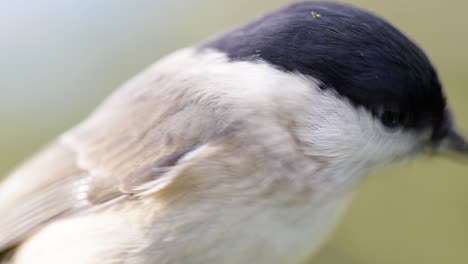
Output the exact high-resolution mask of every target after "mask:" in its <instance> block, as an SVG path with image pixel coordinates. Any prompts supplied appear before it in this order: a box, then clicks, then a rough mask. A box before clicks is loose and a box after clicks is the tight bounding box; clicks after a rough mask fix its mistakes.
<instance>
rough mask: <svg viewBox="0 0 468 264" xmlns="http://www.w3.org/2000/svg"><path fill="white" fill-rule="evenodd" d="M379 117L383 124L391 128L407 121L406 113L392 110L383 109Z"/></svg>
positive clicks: (403, 124)
mask: <svg viewBox="0 0 468 264" xmlns="http://www.w3.org/2000/svg"><path fill="white" fill-rule="evenodd" d="M379 118H380V121H381V122H382V124H384V126H386V127H388V128H392V129H395V128H398V127H402V126H405V125H406V124H407V122H408V115H407V114H406V113H403V112H398V111H392V110H387V111H383V112H382V113H381V114H380V116H379Z"/></svg>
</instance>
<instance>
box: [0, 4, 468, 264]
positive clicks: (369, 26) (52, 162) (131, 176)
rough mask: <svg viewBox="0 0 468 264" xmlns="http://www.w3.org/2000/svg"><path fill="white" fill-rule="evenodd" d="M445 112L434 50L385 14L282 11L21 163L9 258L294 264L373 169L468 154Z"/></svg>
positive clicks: (8, 225)
mask: <svg viewBox="0 0 468 264" xmlns="http://www.w3.org/2000/svg"><path fill="white" fill-rule="evenodd" d="M451 116H452V115H451V112H450V109H449V107H448V105H447V102H446V98H445V95H444V93H443V90H442V88H441V82H440V80H439V78H438V75H437V72H436V70H435V69H434V67H433V65H432V64H431V62H430V60H429V59H428V57H427V56H426V55H425V54H424V52H423V51H422V50H421V49H420V48H418V46H417V45H416V44H415V43H414V42H412V41H411V40H410V39H409V38H408V37H406V36H405V35H404V34H402V33H401V32H400V31H399V30H398V29H396V28H395V27H393V26H392V25H390V24H389V23H388V22H386V21H385V20H383V19H382V18H380V17H379V16H376V15H374V14H371V13H369V12H368V11H365V10H362V9H360V8H356V7H353V6H351V5H347V4H338V3H329V2H301V3H295V4H291V5H288V6H286V7H283V8H281V9H279V10H277V11H274V12H272V13H269V14H267V15H264V16H262V17H260V18H257V19H256V20H254V21H253V22H251V23H249V24H247V25H245V26H242V27H240V28H237V29H234V30H233V31H230V32H228V33H225V34H223V35H220V36H217V37H216V38H213V39H211V40H209V41H206V42H203V43H201V44H198V45H196V46H194V47H190V48H185V49H182V50H179V51H177V52H175V53H173V54H171V55H169V56H167V57H165V58H163V59H161V60H160V61H158V62H156V63H155V64H154V65H152V66H151V67H149V68H148V69H147V70H145V71H144V72H143V73H141V74H139V75H138V76H136V77H135V78H133V79H132V80H130V81H129V82H127V83H126V84H124V85H123V86H122V87H121V88H119V89H118V90H117V91H116V92H115V93H114V94H113V95H111V96H110V98H108V99H107V100H106V101H105V102H104V103H103V104H102V105H101V106H100V107H99V108H98V109H97V110H96V111H95V112H94V113H92V114H91V116H90V117H89V118H88V119H86V120H85V121H84V122H82V123H81V124H79V125H78V126H76V127H75V128H73V129H71V130H70V131H68V132H66V133H64V134H63V135H62V136H61V137H59V138H58V139H57V140H55V141H54V142H53V143H51V144H50V145H49V146H48V147H46V148H45V149H44V150H43V151H42V152H41V153H40V154H39V155H37V156H36V157H34V158H33V159H31V160H30V161H28V162H26V163H25V164H24V165H23V166H21V167H20V168H18V169H17V170H16V171H14V172H13V173H12V174H11V175H10V176H9V177H7V178H6V179H5V180H4V181H3V182H2V183H1V185H0V214H1V215H2V217H1V218H0V252H3V253H2V256H3V257H2V258H3V261H4V262H5V263H11V264H30V263H35V264H38V263H39V264H41V263H47V264H55V263H57V264H58V263H60V264H63V263H71V264H74V263H76V264H78V263H79V264H83V263H85V264H95V263H100V264H107V263H125V264H127V263H128V264H180V263H182V264H184V263H195V264H198V263H200V264H201V263H204V264H207V263H208V264H209V263H216V264H218V263H223V264H239V263H257V264H266V263H269V264H275V263H278V264H284V263H303V262H304V261H306V260H307V258H308V257H310V256H311V255H313V254H314V253H315V252H316V251H317V250H318V249H319V247H320V245H321V244H322V243H323V241H324V239H326V237H327V236H328V234H329V233H330V231H331V230H333V227H334V225H335V224H336V223H337V221H338V220H339V217H340V215H342V214H343V213H344V210H345V209H346V207H347V205H348V203H349V201H350V197H351V194H352V192H353V190H354V188H355V186H356V185H357V184H358V183H360V182H361V181H362V180H363V179H364V177H365V175H367V174H368V173H369V172H371V171H374V170H376V169H379V168H381V167H383V166H386V165H388V164H392V163H394V162H398V161H402V160H408V159H411V158H413V157H415V156H417V155H419V154H424V153H433V154H445V153H458V154H461V156H463V155H464V156H468V144H467V142H466V140H464V139H463V137H462V136H461V135H460V133H457V132H456V128H455V125H454V122H453V120H452V118H451ZM461 156H460V157H461Z"/></svg>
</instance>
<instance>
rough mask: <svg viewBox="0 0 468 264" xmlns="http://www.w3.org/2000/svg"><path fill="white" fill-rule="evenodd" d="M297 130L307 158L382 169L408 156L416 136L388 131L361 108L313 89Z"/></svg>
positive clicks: (416, 139)
mask: <svg viewBox="0 0 468 264" xmlns="http://www.w3.org/2000/svg"><path fill="white" fill-rule="evenodd" d="M310 100H311V101H312V102H313V103H311V104H310V106H309V107H308V109H307V111H306V112H307V113H306V114H305V115H304V120H305V121H303V122H304V124H306V125H305V126H304V127H302V128H300V129H299V130H298V135H299V138H301V139H302V140H303V141H304V143H305V146H306V148H305V152H306V154H308V155H311V156H316V157H320V158H322V159H326V160H329V161H332V162H346V163H350V162H351V163H359V164H363V163H365V164H366V166H368V167H373V166H379V165H385V164H388V163H391V162H393V161H396V160H400V159H403V158H406V157H407V156H410V155H411V154H412V153H413V152H415V151H414V150H415V149H417V146H418V145H420V142H421V139H420V138H419V135H415V134H412V133H410V132H406V131H399V130H396V131H390V130H389V129H387V128H385V127H384V126H383V125H382V124H381V123H380V122H379V121H378V120H376V119H375V118H374V117H373V116H372V114H371V113H370V112H368V111H367V110H365V109H364V108H359V107H356V106H354V105H352V104H351V103H350V102H348V101H347V100H346V99H344V98H340V97H338V96H336V95H335V94H333V93H331V92H326V91H325V92H324V91H323V90H319V89H316V91H315V92H313V94H312V95H311V97H310Z"/></svg>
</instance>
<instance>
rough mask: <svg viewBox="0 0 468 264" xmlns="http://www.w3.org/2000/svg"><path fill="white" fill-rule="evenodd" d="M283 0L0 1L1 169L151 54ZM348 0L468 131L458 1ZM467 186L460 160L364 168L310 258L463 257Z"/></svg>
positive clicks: (429, 261)
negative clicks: (405, 40)
mask: <svg viewBox="0 0 468 264" xmlns="http://www.w3.org/2000/svg"><path fill="white" fill-rule="evenodd" d="M288 2H290V1H285V0H275V1H261V0H236V1H220V0H200V1H195V0H184V1H170V0H153V1H149V0H148V1H145V0H100V1H94V0H67V1H59V0H57V1H54V0H42V1H26V0H17V1H8V0H0V175H6V174H7V172H8V171H10V170H12V169H13V168H14V167H15V165H17V164H18V163H19V162H20V161H21V160H23V159H24V158H25V157H28V156H29V155H31V154H32V153H34V151H35V150H37V149H38V148H40V147H41V146H42V145H44V144H46V143H47V142H48V141H50V140H51V139H53V138H54V137H55V136H57V135H59V134H60V133H61V132H63V131H64V130H66V129H68V128H70V127H72V126H73V125H75V124H76V123H77V122H78V121H80V120H82V119H83V118H84V117H86V115H87V114H88V113H89V112H90V111H91V110H92V109H93V108H94V107H95V106H96V105H97V104H98V103H99V102H100V101H101V100H102V99H103V98H105V97H106V96H107V95H108V94H109V93H110V92H111V91H113V90H114V89H115V88H116V87H118V86H119V84H121V83H122V82H124V81H125V80H127V79H128V78H130V77H132V76H133V75H134V74H136V73H137V72H139V71H140V70H142V69H143V68H144V67H146V66H147V65H149V64H151V63H152V62H154V61H155V60H157V59H158V58H160V57H161V56H163V55H165V54H167V53H169V52H171V51H174V50H176V49H178V48H180V47H184V46H187V45H191V44H193V43H195V42H199V41H201V40H203V39H205V38H206V37H208V36H210V35H212V34H214V33H218V32H220V31H224V30H226V29H229V28H232V27H233V26H235V25H237V24H239V23H243V22H245V21H247V20H249V19H251V18H252V17H255V16H257V15H259V14H262V13H264V12H266V11H268V10H270V9H271V8H274V7H278V6H280V5H283V4H285V3H288ZM349 2H351V3H354V4H357V5H359V6H362V7H365V8H367V9H370V10H373V11H375V12H377V13H379V14H381V15H383V16H384V17H386V18H387V19H388V20H390V21H391V22H393V23H394V24H396V25H397V26H398V27H399V28H401V29H402V30H403V31H404V32H406V33H407V34H409V35H410V36H411V37H412V38H413V39H415V40H416V41H417V42H418V43H419V44H420V45H421V46H422V47H423V48H424V49H425V50H426V51H427V52H428V54H429V55H430V57H431V58H432V60H433V62H434V64H435V65H436V66H437V68H438V69H439V71H440V75H441V77H442V80H443V82H444V84H445V87H446V90H447V93H448V97H449V101H450V103H451V104H452V105H453V107H454V110H455V116H456V118H457V120H458V121H459V125H460V127H461V128H462V129H463V130H465V132H468V50H467V47H468V16H467V15H466V11H467V10H468V2H467V1H464V0H452V1H451V0H446V1H440V0H439V1H435V0H418V1H416V0H412V1H408V0H393V1H372V0H350V1H349ZM44 173H47V172H44ZM26 184H27V183H26ZM467 189H468V166H462V165H461V164H456V163H451V162H448V161H446V160H443V159H435V158H422V159H420V160H418V161H415V162H411V163H408V164H404V165H401V166H398V167H393V168H389V169H387V170H386V171H385V172H383V173H379V174H378V175H372V177H369V178H368V179H367V181H366V182H365V183H364V184H363V185H362V186H361V188H360V190H359V191H358V192H357V196H356V199H355V201H354V203H353V204H352V206H351V208H350V210H349V213H348V214H347V215H346V217H345V219H344V221H343V222H342V223H341V225H340V227H339V229H338V231H337V232H336V233H335V235H334V236H333V238H332V240H331V241H330V242H329V243H328V244H327V245H326V246H325V247H324V248H323V250H322V251H321V253H320V254H319V255H318V256H317V257H316V258H315V259H314V260H313V261H312V262H311V263H317V264H318V263H322V264H340V263H347V264H376V263H378V264H397V263H398V264H403V263H412V264H414V263H416V264H418V263H424V264H440V263H451V264H458V263H460V264H464V263H468V192H467Z"/></svg>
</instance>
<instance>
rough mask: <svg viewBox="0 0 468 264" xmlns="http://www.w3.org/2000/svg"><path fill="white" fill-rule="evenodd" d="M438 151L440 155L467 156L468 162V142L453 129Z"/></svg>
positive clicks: (439, 145)
mask: <svg viewBox="0 0 468 264" xmlns="http://www.w3.org/2000/svg"><path fill="white" fill-rule="evenodd" d="M437 150H438V153H440V154H448V155H450V156H453V155H455V156H458V157H461V156H465V158H467V161H468V140H467V139H465V138H464V137H463V136H462V134H461V133H459V132H457V131H456V130H455V129H453V128H452V129H449V131H448V133H447V134H446V136H445V137H444V138H443V139H442V140H441V141H440V143H439V144H438V147H437Z"/></svg>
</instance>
